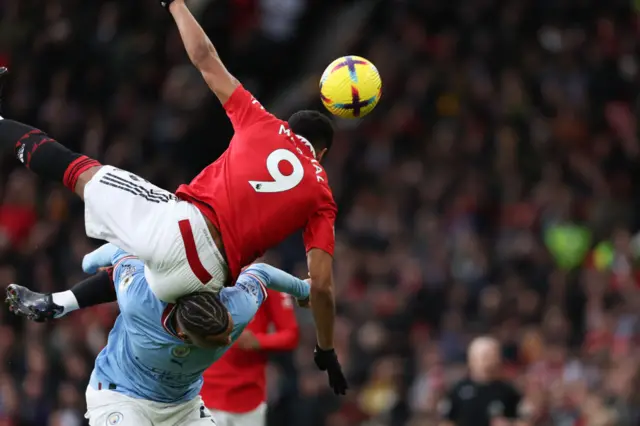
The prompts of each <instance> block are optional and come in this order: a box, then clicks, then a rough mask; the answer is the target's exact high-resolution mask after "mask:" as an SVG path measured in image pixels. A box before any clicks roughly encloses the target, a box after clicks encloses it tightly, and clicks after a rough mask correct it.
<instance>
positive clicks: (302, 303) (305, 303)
mask: <svg viewBox="0 0 640 426" xmlns="http://www.w3.org/2000/svg"><path fill="white" fill-rule="evenodd" d="M296 305H298V306H299V307H301V308H305V309H309V308H310V307H311V300H309V298H308V297H307V298H306V299H296Z"/></svg>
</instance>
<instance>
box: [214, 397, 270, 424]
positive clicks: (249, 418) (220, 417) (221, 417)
mask: <svg viewBox="0 0 640 426" xmlns="http://www.w3.org/2000/svg"><path fill="white" fill-rule="evenodd" d="M209 411H210V412H211V414H212V415H213V419H214V420H215V421H216V425H217V426H265V425H266V424H267V403H266V402H263V403H262V404H260V405H258V407H257V408H256V409H255V410H251V411H249V412H247V413H229V412H227V411H220V410H214V409H213V408H210V409H209Z"/></svg>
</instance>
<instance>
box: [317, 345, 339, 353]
mask: <svg viewBox="0 0 640 426" xmlns="http://www.w3.org/2000/svg"><path fill="white" fill-rule="evenodd" d="M316 352H318V353H322V354H328V353H332V352H335V350H334V349H333V345H327V346H320V343H316Z"/></svg>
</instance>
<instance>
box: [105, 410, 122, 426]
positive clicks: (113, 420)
mask: <svg viewBox="0 0 640 426" xmlns="http://www.w3.org/2000/svg"><path fill="white" fill-rule="evenodd" d="M122 419H124V416H123V415H122V413H111V414H109V417H107V425H109V426H111V425H117V424H119V423H120V422H122Z"/></svg>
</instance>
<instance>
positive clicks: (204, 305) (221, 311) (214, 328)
mask: <svg viewBox="0 0 640 426" xmlns="http://www.w3.org/2000/svg"><path fill="white" fill-rule="evenodd" d="M176 305H177V306H176V316H177V318H178V319H179V320H180V323H181V325H182V327H184V328H185V329H186V331H189V332H191V333H195V334H198V335H200V336H215V335H217V334H220V333H222V332H223V331H225V330H226V329H227V328H228V327H229V312H228V311H227V308H226V307H225V306H224V305H223V304H222V302H221V301H220V299H219V298H218V295H217V294H215V293H211V292H200V293H192V294H188V295H186V296H183V297H181V298H180V299H178V301H177V303H176Z"/></svg>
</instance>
